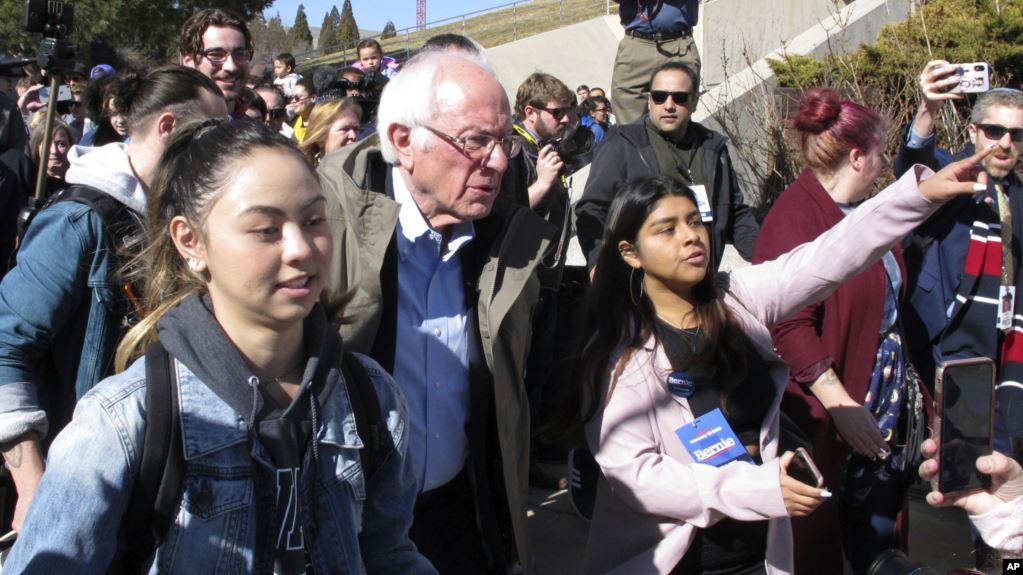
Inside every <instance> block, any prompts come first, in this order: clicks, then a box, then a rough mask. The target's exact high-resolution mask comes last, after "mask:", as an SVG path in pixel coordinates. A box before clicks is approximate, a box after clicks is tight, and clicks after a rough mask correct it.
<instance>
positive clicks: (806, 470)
mask: <svg viewBox="0 0 1023 575" xmlns="http://www.w3.org/2000/svg"><path fill="white" fill-rule="evenodd" d="M785 473H788V475H789V477H791V478H793V479H796V480H798V481H801V482H803V483H805V484H807V485H809V486H811V487H818V488H819V487H824V476H823V475H821V472H820V470H819V469H817V466H816V465H815V464H814V462H813V459H812V458H811V457H810V454H809V453H807V452H806V449H805V448H803V447H800V448H798V449H796V456H795V457H793V458H792V461H790V462H789V466H788V469H786V470H785Z"/></svg>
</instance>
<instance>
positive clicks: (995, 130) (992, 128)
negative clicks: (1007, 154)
mask: <svg viewBox="0 0 1023 575" xmlns="http://www.w3.org/2000/svg"><path fill="white" fill-rule="evenodd" d="M977 127H978V128H980V129H981V131H983V132H984V135H985V136H987V137H988V138H991V139H992V140H1001V139H1002V138H1004V137H1005V135H1006V134H1009V137H1010V138H1011V139H1012V141H1013V142H1016V143H1017V144H1018V143H1020V142H1023V128H1006V127H1005V126H1000V125H998V124H977Z"/></svg>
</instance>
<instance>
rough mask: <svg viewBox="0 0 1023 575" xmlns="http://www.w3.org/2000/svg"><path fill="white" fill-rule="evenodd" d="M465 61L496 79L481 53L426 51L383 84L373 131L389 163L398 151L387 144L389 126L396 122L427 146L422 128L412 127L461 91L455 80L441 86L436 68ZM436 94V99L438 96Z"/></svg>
mask: <svg viewBox="0 0 1023 575" xmlns="http://www.w3.org/2000/svg"><path fill="white" fill-rule="evenodd" d="M458 62H467V63H469V64H472V65H474V66H477V67H479V68H481V69H482V70H484V71H485V72H486V73H487V74H489V75H490V77H492V78H493V79H494V81H497V75H496V74H495V73H494V70H493V68H491V67H490V64H489V63H488V62H487V60H486V57H484V56H482V55H479V54H477V55H473V54H469V53H467V52H464V51H454V50H444V51H441V50H430V51H427V52H423V53H420V54H419V55H417V56H416V57H415V58H412V59H411V60H409V61H408V62H407V63H406V64H405V65H404V66H402V68H401V71H400V72H399V73H398V74H397V75H396V76H395V77H394V78H392V79H391V81H390V82H388V83H387V85H386V86H385V87H384V91H383V93H382V94H381V95H380V106H379V107H378V108H377V133H379V134H380V153H381V154H383V156H384V160H385V161H387V163H389V164H396V163H398V154H397V152H396V151H395V149H394V145H393V144H392V143H391V139H390V136H389V134H390V131H391V126H394V125H399V126H405V127H408V128H410V129H412V138H413V142H414V143H415V144H416V145H417V146H419V148H420V149H425V148H426V147H427V146H428V145H429V141H430V140H429V137H428V134H427V133H426V131H425V130H416V129H415V128H420V127H422V126H425V125H427V124H428V123H429V122H430V120H432V119H433V117H434V115H435V114H436V113H437V105H438V101H443V102H445V103H448V102H451V101H452V100H453V99H457V98H461V97H464V96H465V94H464V92H462V91H460V90H453V89H451V88H455V87H458V85H457V83H451V85H450V86H444V87H443V93H441V92H440V89H441V88H442V87H441V86H439V85H438V83H439V80H440V71H441V70H443V69H444V68H445V67H447V66H450V65H451V64H453V63H458ZM438 95H439V96H440V98H438Z"/></svg>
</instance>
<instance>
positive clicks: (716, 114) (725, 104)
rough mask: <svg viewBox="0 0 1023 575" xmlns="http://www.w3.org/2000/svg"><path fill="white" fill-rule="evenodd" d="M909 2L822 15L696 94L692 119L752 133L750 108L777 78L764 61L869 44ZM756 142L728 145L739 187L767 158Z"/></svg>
mask: <svg viewBox="0 0 1023 575" xmlns="http://www.w3.org/2000/svg"><path fill="white" fill-rule="evenodd" d="M911 4H912V0H856V1H855V2H853V3H852V4H850V5H848V6H846V7H844V8H843V9H842V10H841V11H839V12H838V13H837V14H834V15H832V16H829V17H828V18H825V19H823V20H822V21H821V22H820V23H818V24H816V25H814V26H813V27H811V28H810V29H808V30H806V31H805V32H803V33H802V34H799V35H798V36H796V37H794V38H793V39H792V40H791V41H790V42H788V43H787V44H786V45H785V46H784V47H782V48H779V49H777V50H775V51H773V52H771V53H769V54H767V55H766V56H765V58H763V59H761V60H758V61H756V62H754V63H753V65H752V66H748V67H746V68H745V69H743V70H741V71H738V72H735V73H733V74H732V75H731V76H730V77H729V78H728V80H727V81H726V82H723V83H721V84H718V85H717V86H714V87H712V88H710V89H709V90H708V91H707V92H706V93H705V94H703V95H702V96H701V97H700V108H699V109H698V110H697V111H696V113H695V114H694V115H693V117H694V119H696V121H698V122H701V123H703V124H706V125H707V126H709V127H712V128H714V129H716V130H719V131H722V132H725V133H730V134H732V135H733V139H735V138H734V136H736V135H743V134H750V133H757V132H758V130H757V128H756V123H757V122H759V121H762V118H763V116H762V115H760V118H757V119H755V118H754V116H753V113H752V111H755V110H757V109H759V108H761V107H763V106H764V105H767V104H769V103H770V102H772V101H773V98H774V95H773V92H774V88H775V87H776V86H777V80H776V79H775V77H774V74H773V73H772V72H771V68H770V66H768V64H767V59H768V58H770V59H779V58H782V57H783V56H784V55H785V54H786V53H787V54H799V55H810V54H812V55H814V56H817V57H821V56H825V55H827V54H828V53H832V52H833V53H845V52H850V51H852V50H855V49H856V48H858V47H859V46H860V45H861V44H864V43H869V42H873V41H874V40H875V39H876V38H877V36H878V34H879V33H880V31H881V28H882V27H883V26H884V25H885V24H887V23H889V22H897V21H901V20H904V19H906V18H907V17H908V16H909V15H910V10H911ZM762 151H763V150H761V149H759V148H758V146H756V145H748V146H745V147H744V148H743V149H741V150H736V149H735V146H733V147H732V159H733V162H735V164H736V170H737V171H738V173H739V177H740V181H741V182H742V183H743V187H744V189H747V190H752V189H755V187H756V186H757V185H758V183H759V182H758V180H757V173H759V172H762V166H763V165H764V164H766V157H765V156H764V155H763V153H762Z"/></svg>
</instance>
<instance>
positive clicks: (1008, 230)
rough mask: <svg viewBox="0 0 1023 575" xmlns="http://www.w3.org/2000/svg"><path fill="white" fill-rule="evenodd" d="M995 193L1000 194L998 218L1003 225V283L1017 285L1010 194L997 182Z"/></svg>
mask: <svg viewBox="0 0 1023 575" xmlns="http://www.w3.org/2000/svg"><path fill="white" fill-rule="evenodd" d="M995 195H996V196H998V219H999V221H1000V222H1001V225H1002V285H1003V286H1012V285H1015V283H1014V282H1015V277H1014V276H1015V270H1014V269H1013V265H1012V209H1011V208H1010V207H1009V197H1008V194H1006V193H1005V192H1003V191H1002V185H1001V184H995Z"/></svg>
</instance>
